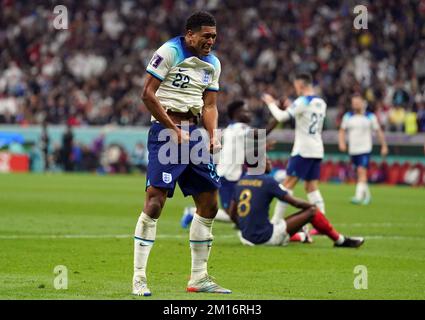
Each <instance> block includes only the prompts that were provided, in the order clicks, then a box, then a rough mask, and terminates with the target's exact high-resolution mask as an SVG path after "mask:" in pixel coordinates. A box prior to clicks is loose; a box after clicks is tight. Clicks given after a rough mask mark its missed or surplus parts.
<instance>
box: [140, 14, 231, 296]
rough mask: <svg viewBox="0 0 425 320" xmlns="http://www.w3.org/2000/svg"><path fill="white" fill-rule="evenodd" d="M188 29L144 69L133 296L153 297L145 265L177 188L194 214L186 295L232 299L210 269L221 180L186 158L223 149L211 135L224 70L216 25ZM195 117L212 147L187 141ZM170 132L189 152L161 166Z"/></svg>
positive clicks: (195, 17) (197, 20)
mask: <svg viewBox="0 0 425 320" xmlns="http://www.w3.org/2000/svg"><path fill="white" fill-rule="evenodd" d="M185 29H186V31H185V34H184V36H179V37H175V38H173V39H171V40H169V41H167V42H166V43H164V44H163V45H162V46H161V47H160V48H159V49H158V50H156V52H155V53H154V55H153V57H152V59H151V61H150V62H149V64H148V66H147V68H146V71H147V73H148V75H146V81H145V85H144V88H143V92H142V99H143V102H144V103H145V105H146V107H147V108H148V109H149V111H150V112H151V113H152V126H151V128H150V130H149V135H148V144H147V145H148V150H149V162H148V167H147V174H146V175H147V176H146V189H145V190H146V197H145V204H144V208H143V211H142V213H141V214H140V216H139V219H138V221H137V224H136V230H135V236H134V276H133V294H135V295H138V296H150V295H151V291H150V289H149V288H148V286H147V277H146V267H147V262H148V258H149V254H150V251H151V248H152V247H153V245H154V242H155V239H156V226H157V222H158V218H159V217H160V215H161V213H162V209H163V207H164V205H165V202H166V199H167V198H171V197H172V196H173V194H174V190H175V187H176V184H177V183H178V184H179V186H180V189H181V190H182V192H183V194H184V195H185V196H189V195H191V196H192V198H193V200H194V202H195V204H196V207H197V212H196V214H195V215H194V218H193V222H192V224H191V228H190V233H189V242H190V250H191V258H192V268H191V275H190V280H189V282H188V285H187V288H186V290H187V291H188V292H210V293H231V290H228V289H226V288H223V287H221V286H219V285H218V284H217V283H216V282H215V281H214V279H213V278H211V277H210V276H209V274H208V270H207V267H208V265H207V264H208V259H209V256H210V251H211V246H212V242H213V235H212V225H213V221H214V217H215V215H216V214H217V208H218V188H219V187H220V177H219V176H218V175H217V173H216V170H215V165H214V163H213V161H212V155H211V154H208V155H207V157H206V160H207V161H201V162H200V163H198V162H195V161H192V159H190V160H191V161H185V159H184V156H185V155H189V154H190V153H191V151H192V150H196V148H197V147H198V146H199V145H201V146H202V148H203V149H207V150H210V152H214V151H215V150H218V149H219V148H220V142H219V140H218V138H217V137H216V136H215V134H216V129H217V118H218V111H217V92H218V91H219V77H220V70H221V67H220V61H219V60H218V58H217V57H216V56H215V55H214V54H212V53H211V50H212V46H213V45H214V43H215V40H216V37H217V29H216V21H215V19H214V17H213V16H212V15H211V14H209V13H207V12H197V13H194V14H192V15H191V16H190V17H189V18H188V19H187V21H186V28H185ZM200 118H201V119H202V123H203V127H204V128H205V130H206V131H207V132H208V135H209V139H208V140H209V141H207V140H206V139H200V141H199V139H195V140H192V139H190V137H191V136H192V137H193V133H195V134H196V133H197V132H198V133H199V130H200V129H198V127H197V123H198V119H200ZM186 124H187V126H186ZM185 127H187V128H186V129H185ZM167 129H169V130H167ZM170 132H171V133H172V134H173V136H172V137H170V138H172V139H173V142H172V143H173V144H174V145H177V144H180V145H183V144H184V145H187V146H188V150H187V152H170V153H174V156H175V158H176V160H178V161H177V163H176V162H173V161H171V162H169V161H163V160H164V159H163V158H164V156H163V155H161V154H163V150H164V148H166V147H167V144H168V143H170V142H169V141H166V140H167V137H166V135H167V134H169V133H170ZM163 133H166V134H165V135H164V134H163ZM164 136H165V139H164ZM198 141H199V142H198ZM164 146H165V147H164ZM204 147H205V148H204ZM177 149H178V148H177Z"/></svg>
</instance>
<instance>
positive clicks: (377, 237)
mask: <svg viewBox="0 0 425 320" xmlns="http://www.w3.org/2000/svg"><path fill="white" fill-rule="evenodd" d="M133 237H134V236H133V235H131V234H60V235H47V234H45V235H37V234H34V235H0V240H27V239H28V240H50V239H51V240H54V239H130V238H133ZM156 238H157V239H188V238H189V235H188V234H187V235H181V234H175V235H172V234H159V235H157V236H156ZM231 238H235V239H237V235H236V234H234V235H231V234H224V235H216V236H215V239H216V240H220V239H231ZM364 238H365V239H370V240H425V237H414V236H397V235H391V236H390V235H389V236H386V235H368V236H365V237H364Z"/></svg>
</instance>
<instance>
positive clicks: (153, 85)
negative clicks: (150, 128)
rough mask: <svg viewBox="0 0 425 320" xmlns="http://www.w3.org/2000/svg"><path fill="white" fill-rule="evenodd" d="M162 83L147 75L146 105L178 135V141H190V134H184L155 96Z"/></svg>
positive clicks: (144, 94)
mask: <svg viewBox="0 0 425 320" xmlns="http://www.w3.org/2000/svg"><path fill="white" fill-rule="evenodd" d="M160 84H161V81H160V80H158V79H156V78H155V77H153V76H151V75H150V74H147V75H146V80H145V85H144V87H143V91H142V100H143V102H144V103H145V105H146V108H148V110H149V111H150V113H151V114H152V115H153V116H154V117H155V119H157V120H158V121H159V122H161V123H162V124H163V125H164V126H165V127H166V128H169V129H172V130H174V131H175V132H176V134H177V141H178V143H180V142H181V141H188V140H189V138H188V133H186V132H182V131H181V130H180V129H179V128H178V127H177V125H176V124H175V123H174V121H173V120H172V119H171V118H170V117H169V116H168V114H167V112H166V111H165V109H164V108H163V107H162V106H161V103H160V102H159V100H158V98H157V96H156V95H155V93H156V91H157V90H158V88H159V86H160Z"/></svg>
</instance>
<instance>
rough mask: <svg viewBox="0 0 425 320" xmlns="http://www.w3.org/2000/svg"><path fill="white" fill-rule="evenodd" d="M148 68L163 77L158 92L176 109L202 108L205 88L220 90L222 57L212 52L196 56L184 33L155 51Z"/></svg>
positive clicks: (167, 106) (165, 104)
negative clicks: (187, 43) (185, 41)
mask: <svg viewBox="0 0 425 320" xmlns="http://www.w3.org/2000/svg"><path fill="white" fill-rule="evenodd" d="M146 71H147V72H148V73H150V74H151V75H152V76H154V77H155V78H157V79H158V80H160V81H161V84H160V86H159V88H158V90H157V92H156V96H157V97H158V99H159V101H160V102H161V105H162V106H163V107H164V108H165V109H166V110H171V111H174V112H183V113H184V112H188V111H189V110H190V111H192V113H193V114H194V115H196V114H199V113H201V112H202V107H203V105H204V101H203V99H202V97H203V93H204V91H205V90H210V91H218V90H219V83H218V82H219V77H220V72H221V66H220V61H219V60H218V59H217V57H216V56H214V55H213V54H208V55H207V56H203V57H197V56H195V55H193V54H192V53H191V52H190V51H189V50H188V48H187V47H186V45H185V43H184V37H176V38H173V39H171V40H169V41H167V42H166V43H164V44H163V45H162V46H161V47H160V48H159V49H158V50H157V51H156V52H155V54H154V55H153V57H152V59H151V61H150V62H149V65H148V66H147V68H146Z"/></svg>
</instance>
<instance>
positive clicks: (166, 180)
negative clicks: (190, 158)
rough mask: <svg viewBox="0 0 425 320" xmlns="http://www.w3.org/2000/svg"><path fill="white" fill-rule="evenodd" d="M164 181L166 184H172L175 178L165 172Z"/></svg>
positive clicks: (163, 174)
mask: <svg viewBox="0 0 425 320" xmlns="http://www.w3.org/2000/svg"><path fill="white" fill-rule="evenodd" d="M162 181H164V182H165V183H170V182H171V181H173V176H172V175H171V173H168V172H163V173H162Z"/></svg>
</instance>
